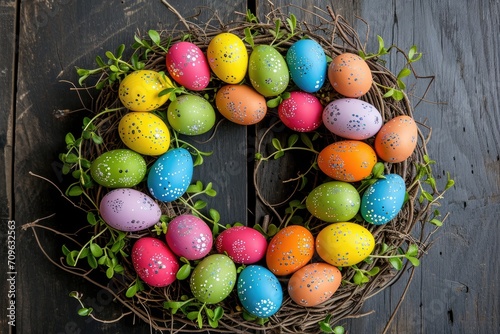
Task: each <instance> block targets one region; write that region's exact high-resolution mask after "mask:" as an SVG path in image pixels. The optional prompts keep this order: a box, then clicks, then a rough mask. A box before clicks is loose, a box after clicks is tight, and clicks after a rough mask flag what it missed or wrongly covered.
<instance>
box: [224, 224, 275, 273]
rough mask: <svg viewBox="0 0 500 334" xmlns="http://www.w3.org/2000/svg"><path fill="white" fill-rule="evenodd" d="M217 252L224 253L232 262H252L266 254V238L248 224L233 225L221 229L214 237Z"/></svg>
mask: <svg viewBox="0 0 500 334" xmlns="http://www.w3.org/2000/svg"><path fill="white" fill-rule="evenodd" d="M215 247H216V248H217V252H219V253H225V254H227V256H229V257H230V258H231V259H232V260H233V261H234V262H236V263H242V264H252V263H256V262H258V261H260V260H261V259H262V258H263V257H264V256H265V255H266V249H267V241H266V238H265V237H264V236H263V235H262V234H261V233H260V232H259V231H257V230H256V229H254V228H251V227H248V226H233V227H230V228H228V229H227V230H224V231H222V232H221V233H220V234H219V235H218V236H217V239H216V242H215Z"/></svg>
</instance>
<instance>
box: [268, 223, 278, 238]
mask: <svg viewBox="0 0 500 334" xmlns="http://www.w3.org/2000/svg"><path fill="white" fill-rule="evenodd" d="M278 231H279V228H278V227H277V226H276V225H274V224H269V225H268V226H267V234H268V235H269V236H270V237H272V236H273V235H275V234H276V233H278Z"/></svg>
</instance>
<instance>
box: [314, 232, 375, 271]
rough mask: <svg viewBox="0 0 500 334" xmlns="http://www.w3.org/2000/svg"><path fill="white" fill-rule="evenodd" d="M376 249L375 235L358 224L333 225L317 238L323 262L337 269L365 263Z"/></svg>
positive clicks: (317, 248)
mask: <svg viewBox="0 0 500 334" xmlns="http://www.w3.org/2000/svg"><path fill="white" fill-rule="evenodd" d="M374 248H375V238H374V237H373V234H372V233H371V232H370V231H369V230H368V229H367V228H365V227H364V226H362V225H360V224H357V223H349V222H338V223H333V224H330V225H328V226H326V227H324V228H323V229H322V230H321V231H320V232H319V233H318V235H317V236H316V252H317V253H318V255H319V256H320V257H321V258H322V259H323V261H325V262H327V263H329V264H331V265H333V266H337V267H349V266H352V265H355V264H357V263H359V262H361V261H363V260H364V259H366V258H367V257H368V256H369V255H370V254H371V253H372V251H373V249H374Z"/></svg>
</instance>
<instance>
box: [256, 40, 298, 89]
mask: <svg viewBox="0 0 500 334" xmlns="http://www.w3.org/2000/svg"><path fill="white" fill-rule="evenodd" d="M248 76H249V77H250V82H251V83H252V86H253V88H255V90H256V91H257V92H259V93H260V94H262V95H263V96H265V97H271V96H278V95H280V94H281V93H283V92H284V91H285V89H286V88H287V86H288V83H289V81H290V74H289V71H288V66H287V64H286V61H285V59H284V58H283V56H282V55H281V54H280V53H279V52H278V51H277V50H276V49H275V48H273V47H272V46H270V45H257V46H256V47H255V48H254V49H253V51H252V53H251V54H250V58H249V62H248Z"/></svg>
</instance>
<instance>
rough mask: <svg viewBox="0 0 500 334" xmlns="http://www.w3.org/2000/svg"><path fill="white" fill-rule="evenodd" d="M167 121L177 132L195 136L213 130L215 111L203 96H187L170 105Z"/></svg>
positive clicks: (182, 96)
mask: <svg viewBox="0 0 500 334" xmlns="http://www.w3.org/2000/svg"><path fill="white" fill-rule="evenodd" d="M167 119H168V123H169V124H170V126H171V127H172V128H173V129H174V130H175V131H177V132H179V133H182V134H184V135H189V136H195V135H201V134H203V133H205V132H208V131H210V129H212V128H213V126H214V125H215V111H214V108H213V107H212V105H211V104H210V102H208V101H207V100H205V99H204V98H202V97H201V96H197V95H190V94H186V95H181V96H178V97H177V98H176V99H175V101H172V102H171V103H170V104H169V106H168V111H167Z"/></svg>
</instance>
